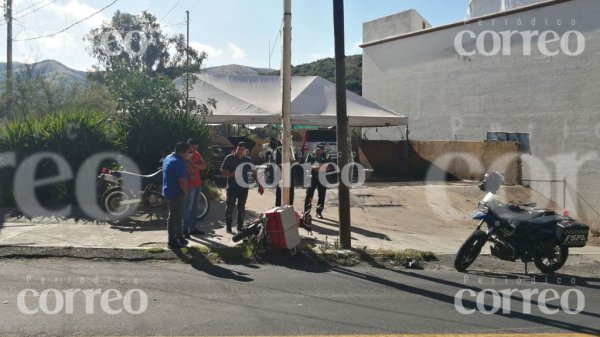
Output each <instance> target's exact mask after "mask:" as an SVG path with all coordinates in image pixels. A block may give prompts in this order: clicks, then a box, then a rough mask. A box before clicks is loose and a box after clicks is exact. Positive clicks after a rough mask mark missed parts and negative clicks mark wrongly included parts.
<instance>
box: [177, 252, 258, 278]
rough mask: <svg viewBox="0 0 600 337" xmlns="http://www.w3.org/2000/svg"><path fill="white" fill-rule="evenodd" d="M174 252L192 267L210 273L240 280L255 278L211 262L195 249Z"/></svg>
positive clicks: (219, 276)
mask: <svg viewBox="0 0 600 337" xmlns="http://www.w3.org/2000/svg"><path fill="white" fill-rule="evenodd" d="M173 253H175V255H177V257H178V258H179V259H180V260H181V261H182V262H184V263H187V264H189V265H190V266H192V268H194V269H196V270H198V271H201V272H204V273H206V274H208V275H211V276H214V277H218V278H223V279H230V280H234V281H238V282H252V281H254V279H251V278H249V277H246V275H248V274H246V273H242V272H237V271H233V270H231V269H227V268H223V267H221V266H220V265H216V264H211V263H210V261H208V260H207V259H206V257H205V256H204V255H202V254H201V253H199V252H197V251H196V250H194V249H188V254H184V253H183V252H182V251H181V250H180V249H175V250H173Z"/></svg>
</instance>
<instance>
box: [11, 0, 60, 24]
mask: <svg viewBox="0 0 600 337" xmlns="http://www.w3.org/2000/svg"><path fill="white" fill-rule="evenodd" d="M56 1H57V0H52V1H50V2H49V3H47V4H45V5H43V6H40V7H37V8H35V9H33V10H32V11H30V12H27V13H25V14H22V15H15V16H14V17H13V19H18V18H22V17H24V16H27V15H30V14H33V13H35V12H37V11H39V10H41V9H43V8H46V7H48V6H50V5H52V4H53V3H55V2H56ZM30 7H31V6H30ZM22 12H24V10H23V11H21V12H19V13H22ZM19 13H17V14H19Z"/></svg>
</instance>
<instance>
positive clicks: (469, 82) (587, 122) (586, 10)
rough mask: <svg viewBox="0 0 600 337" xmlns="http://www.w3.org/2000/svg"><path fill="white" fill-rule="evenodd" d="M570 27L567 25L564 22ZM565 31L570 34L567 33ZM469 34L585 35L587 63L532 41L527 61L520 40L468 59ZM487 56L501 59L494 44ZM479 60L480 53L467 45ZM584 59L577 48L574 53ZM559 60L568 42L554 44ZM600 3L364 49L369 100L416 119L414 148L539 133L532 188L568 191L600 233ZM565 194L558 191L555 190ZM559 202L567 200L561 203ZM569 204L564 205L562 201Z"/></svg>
mask: <svg viewBox="0 0 600 337" xmlns="http://www.w3.org/2000/svg"><path fill="white" fill-rule="evenodd" d="M559 20H560V22H559ZM559 23H560V24H559ZM464 30H468V31H471V32H473V33H474V34H476V35H479V34H480V33H481V32H484V31H490V30H491V31H495V32H502V31H508V30H511V31H512V30H516V31H519V32H523V31H530V30H531V31H534V30H538V31H546V30H552V31H555V32H557V33H558V34H559V35H560V36H563V34H565V33H566V32H567V31H571V30H576V31H578V32H581V33H582V34H583V36H584V38H585V50H584V52H583V53H582V54H580V55H578V56H568V55H566V54H564V53H562V52H561V53H559V54H558V55H555V56H545V55H543V54H542V53H541V52H540V51H539V50H538V48H537V45H538V44H537V42H538V40H537V39H536V38H534V39H533V40H532V45H533V46H532V55H531V56H526V55H524V49H523V41H522V39H520V38H518V36H517V37H514V38H513V39H512V40H511V43H510V44H509V45H507V46H510V52H511V54H510V55H501V54H500V55H497V56H484V55H482V54H481V53H475V55H472V56H461V55H459V53H458V52H457V49H456V48H455V46H454V42H455V37H456V36H457V34H459V33H460V32H461V31H464ZM486 35H487V37H488V39H486V40H484V41H485V47H486V48H487V49H486V50H488V51H489V50H491V47H492V42H491V35H490V34H487V33H486ZM464 47H465V48H466V49H468V50H469V51H470V50H472V49H474V48H475V46H474V43H466V44H464ZM569 47H570V48H571V49H570V50H575V49H576V48H575V47H576V43H575V42H574V39H572V42H571V43H570V44H569ZM548 48H549V49H550V50H551V51H554V50H558V49H559V48H560V42H554V43H548ZM598 55H600V1H598V0H572V1H560V2H556V3H553V4H552V5H550V6H544V7H538V8H535V9H531V10H527V11H522V12H508V13H506V14H505V15H504V16H500V17H495V18H494V19H492V18H488V19H484V20H482V21H478V22H472V23H467V24H459V25H456V26H453V27H447V28H443V29H439V30H432V31H430V32H427V33H424V34H416V35H415V34H410V36H408V37H405V38H401V39H396V40H392V41H388V42H384V43H379V44H373V45H366V46H364V49H363V96H364V97H365V98H367V99H369V100H372V101H374V102H376V103H378V104H381V105H383V106H386V107H388V108H390V109H392V110H394V111H397V112H398V113H400V114H403V115H406V116H408V118H409V129H410V134H409V138H410V139H415V140H483V139H485V137H486V133H487V132H488V131H494V132H522V133H529V136H530V151H531V154H530V155H529V154H525V155H523V156H522V161H523V178H524V179H533V180H562V179H565V180H566V182H565V186H564V187H563V186H558V185H561V184H556V183H547V184H545V183H544V182H536V184H535V186H536V188H539V189H540V191H542V192H544V193H545V194H546V195H547V196H550V197H552V196H556V195H559V194H560V193H559V192H557V191H556V189H560V190H561V191H562V190H563V189H564V190H566V197H564V198H561V199H565V201H566V202H565V203H566V207H567V208H569V209H570V210H571V211H572V212H576V214H577V215H578V216H579V217H580V218H583V219H585V220H587V221H590V222H596V223H600V155H599V150H600V57H599V56H598ZM553 185H557V186H558V187H551V186H553ZM556 201H558V200H556ZM560 202H562V200H560Z"/></svg>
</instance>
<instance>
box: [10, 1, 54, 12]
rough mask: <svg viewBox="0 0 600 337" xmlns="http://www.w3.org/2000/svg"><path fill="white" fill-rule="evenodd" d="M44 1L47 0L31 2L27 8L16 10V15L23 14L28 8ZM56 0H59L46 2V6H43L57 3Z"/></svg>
mask: <svg viewBox="0 0 600 337" xmlns="http://www.w3.org/2000/svg"><path fill="white" fill-rule="evenodd" d="M44 1H46V0H42V1H39V2H36V3H34V4H31V5H29V6H27V7H25V8H23V9H21V10H20V11H18V12H16V13H15V15H18V14H21V13H23V12H24V11H26V10H28V9H29V8H32V7H35V6H37V5H39V4H41V3H42V2H44ZM56 1H57V0H52V1H50V2H49V3H47V4H45V5H44V6H42V8H43V7H46V6H48V5H50V4H52V3H55V2H56Z"/></svg>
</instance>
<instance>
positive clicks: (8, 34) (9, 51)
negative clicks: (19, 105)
mask: <svg viewBox="0 0 600 337" xmlns="http://www.w3.org/2000/svg"><path fill="white" fill-rule="evenodd" d="M12 19H13V18H12V0H6V117H7V118H8V119H9V120H11V119H13V117H14V116H13V111H12V100H13V81H12V74H13V71H12V68H13V62H12Z"/></svg>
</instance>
